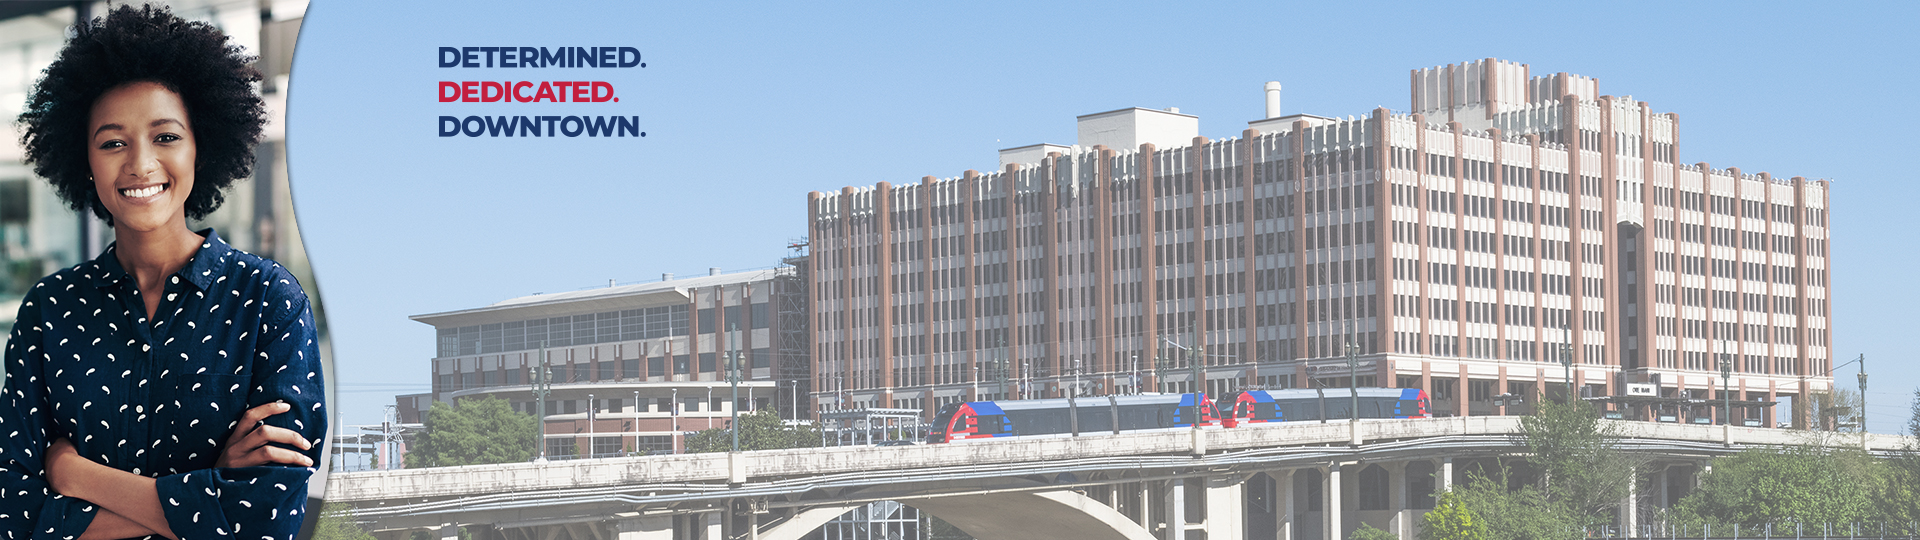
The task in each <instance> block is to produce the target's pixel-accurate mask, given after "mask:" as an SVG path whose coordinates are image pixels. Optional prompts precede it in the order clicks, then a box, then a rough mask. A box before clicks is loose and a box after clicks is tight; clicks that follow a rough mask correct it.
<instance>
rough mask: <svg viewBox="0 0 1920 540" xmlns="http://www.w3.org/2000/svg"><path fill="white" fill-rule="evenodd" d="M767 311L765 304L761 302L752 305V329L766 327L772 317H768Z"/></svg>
mask: <svg viewBox="0 0 1920 540" xmlns="http://www.w3.org/2000/svg"><path fill="white" fill-rule="evenodd" d="M768 311H769V310H768V309H767V304H766V303H765V302H761V303H758V304H754V305H753V327H754V328H766V327H767V325H768V323H769V322H770V321H771V320H772V317H771V316H770V314H769V313H768Z"/></svg>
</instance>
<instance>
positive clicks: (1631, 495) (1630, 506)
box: [1620, 466, 1640, 536]
mask: <svg viewBox="0 0 1920 540" xmlns="http://www.w3.org/2000/svg"><path fill="white" fill-rule="evenodd" d="M1637 472H1639V469H1638V468H1637V467H1632V466H1628V467H1627V495H1626V498H1623V499H1620V531H1621V532H1622V533H1625V534H1626V535H1628V536H1634V534H1635V533H1634V528H1635V527H1638V526H1639V522H1640V521H1639V520H1638V519H1636V518H1638V517H1639V516H1638V515H1636V514H1637V513H1638V510H1639V509H1640V505H1639V504H1636V503H1638V502H1639V501H1638V500H1637V499H1639V498H1640V482H1639V480H1640V479H1639V478H1638V477H1637V475H1636V473H1637Z"/></svg>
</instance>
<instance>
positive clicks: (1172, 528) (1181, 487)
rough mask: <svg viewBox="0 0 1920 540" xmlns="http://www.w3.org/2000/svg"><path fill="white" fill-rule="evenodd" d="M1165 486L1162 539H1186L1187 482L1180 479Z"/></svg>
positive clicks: (1170, 481) (1167, 482) (1169, 481)
mask: <svg viewBox="0 0 1920 540" xmlns="http://www.w3.org/2000/svg"><path fill="white" fill-rule="evenodd" d="M1166 486H1167V487H1166V494H1165V497H1166V505H1165V506H1166V515H1167V521H1166V531H1167V533H1166V535H1165V536H1164V538H1166V539H1167V540H1176V539H1181V538H1186V536H1187V532H1186V531H1187V482H1186V480H1181V479H1174V480H1168V481H1166ZM1149 530H1151V529H1149Z"/></svg>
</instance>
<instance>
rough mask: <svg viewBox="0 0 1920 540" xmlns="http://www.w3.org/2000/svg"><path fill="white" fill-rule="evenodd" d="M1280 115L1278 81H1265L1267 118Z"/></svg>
mask: <svg viewBox="0 0 1920 540" xmlns="http://www.w3.org/2000/svg"><path fill="white" fill-rule="evenodd" d="M1279 117H1280V81H1267V118H1279Z"/></svg>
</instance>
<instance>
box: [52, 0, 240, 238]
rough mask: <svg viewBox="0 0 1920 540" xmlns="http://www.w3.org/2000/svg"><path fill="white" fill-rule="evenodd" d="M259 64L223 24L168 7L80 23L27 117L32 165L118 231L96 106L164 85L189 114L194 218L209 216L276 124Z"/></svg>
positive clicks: (76, 205)
mask: <svg viewBox="0 0 1920 540" xmlns="http://www.w3.org/2000/svg"><path fill="white" fill-rule="evenodd" d="M253 61H254V57H253V56H249V55H247V54H246V51H245V50H244V49H242V48H241V47H239V46H237V45H228V44H227V36H226V35H225V34H222V33H221V32H220V30H219V29H217V28H214V27H213V25H211V24H207V23H203V22H191V21H187V20H185V19H181V18H179V17H177V16H174V14H173V12H172V11H169V10H168V9H166V8H164V7H162V8H155V7H153V6H142V7H140V8H134V7H132V6H128V5H122V6H120V7H118V8H114V10H113V11H111V12H109V13H108V14H107V16H106V17H105V18H104V19H98V18H96V19H93V20H91V21H86V22H83V23H81V24H77V25H75V27H74V36H73V38H72V39H71V40H68V41H67V45H66V47H65V48H62V49H61V50H60V56H59V57H58V58H56V59H54V61H53V64H52V65H49V66H47V69H46V71H45V72H43V73H42V75H41V77H40V82H39V84H38V85H35V86H34V89H33V95H32V97H30V98H28V100H27V105H26V112H23V113H20V118H19V121H20V123H21V124H23V125H24V126H25V130H24V131H25V134H24V135H22V136H21V137H20V142H21V143H22V145H23V146H25V147H26V149H27V154H26V161H27V162H28V163H31V164H32V165H33V172H34V174H38V175H40V176H41V177H43V178H46V179H47V181H48V182H51V183H52V184H53V187H54V190H55V191H57V192H58V193H59V194H60V198H62V199H65V200H66V201H67V204H68V205H69V206H72V207H73V209H74V210H78V211H85V210H87V209H92V210H93V213H94V215H96V216H99V217H100V219H103V220H106V221H107V222H109V223H111V222H112V221H113V216H112V215H110V214H108V213H107V209H106V207H105V206H103V205H101V204H100V195H99V194H98V193H95V192H94V188H93V181H92V178H93V175H92V171H91V170H90V169H91V167H90V166H89V165H88V162H87V148H88V144H89V143H88V139H89V138H90V137H89V135H88V133H87V125H88V124H89V121H90V119H91V117H92V109H93V104H94V101H95V100H98V99H99V98H100V96H101V94H104V93H106V92H107V91H108V90H112V89H115V88H118V87H120V86H123V85H126V84H128V83H134V82H152V83H158V84H159V85H161V86H164V87H166V88H167V89H168V90H171V91H173V92H174V93H176V94H179V95H180V100H181V102H183V103H184V104H185V105H186V107H187V122H188V124H189V125H190V127H191V128H192V130H193V139H194V143H195V147H194V152H195V156H196V162H197V163H196V164H195V172H194V182H193V192H192V193H189V194H188V195H187V207H186V213H187V217H188V218H191V219H196V220H198V219H201V218H205V217H206V215H207V214H208V213H211V212H213V211H214V209H217V208H219V207H220V203H221V202H223V201H224V200H225V199H226V197H225V196H224V195H222V194H221V192H223V191H225V190H226V188H227V187H228V186H231V185H233V181H234V180H236V179H240V178H245V177H248V176H251V175H252V174H253V158H254V153H253V147H254V143H256V142H257V141H259V140H260V130H261V128H262V127H263V126H265V125H266V123H267V113H266V106H265V105H263V104H262V103H261V101H260V96H258V95H256V94H255V92H254V83H255V82H258V81H259V80H260V72H258V71H255V70H254V69H253V67H252V63H253Z"/></svg>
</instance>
